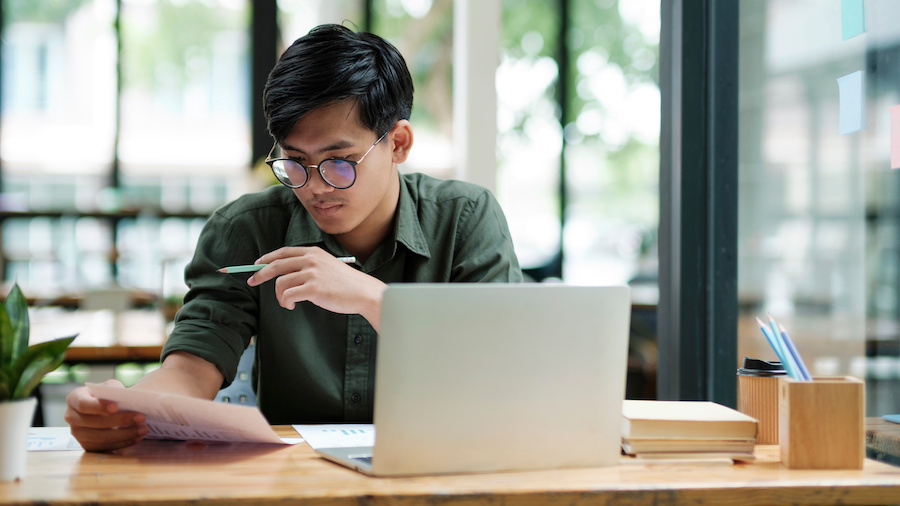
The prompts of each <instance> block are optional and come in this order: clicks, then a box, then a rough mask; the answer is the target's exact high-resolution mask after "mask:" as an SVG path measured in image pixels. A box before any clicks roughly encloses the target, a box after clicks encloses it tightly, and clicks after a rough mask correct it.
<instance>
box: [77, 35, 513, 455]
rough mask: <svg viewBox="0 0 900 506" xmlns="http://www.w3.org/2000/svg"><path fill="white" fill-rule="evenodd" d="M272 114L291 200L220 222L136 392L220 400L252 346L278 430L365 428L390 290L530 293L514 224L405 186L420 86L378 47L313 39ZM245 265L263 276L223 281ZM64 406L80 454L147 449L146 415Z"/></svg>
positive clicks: (262, 199)
mask: <svg viewBox="0 0 900 506" xmlns="http://www.w3.org/2000/svg"><path fill="white" fill-rule="evenodd" d="M263 100H264V105H265V112H266V117H267V120H268V128H269V133H270V134H271V135H272V137H273V138H274V139H275V140H276V145H275V146H274V147H273V149H272V153H271V154H270V156H269V159H268V160H267V162H268V163H269V164H270V165H271V166H272V170H273V172H274V173H275V175H276V177H277V178H278V179H279V181H280V182H281V183H282V185H281V186H274V187H271V188H269V189H267V190H265V191H262V192H260V193H257V194H252V195H245V196H243V197H241V198H239V199H237V200H236V201H234V202H232V203H230V204H227V205H225V206H223V207H222V208H220V209H219V210H217V211H216V212H215V213H214V214H213V216H212V217H210V219H209V221H208V222H207V225H206V227H205V228H204V231H203V233H202V234H201V237H200V240H199V241H198V245H197V249H196V252H195V254H194V258H193V259H192V261H191V263H190V265H189V266H188V267H187V269H186V270H185V279H186V281H187V283H188V286H189V287H190V291H189V292H188V294H187V296H186V297H185V304H184V307H183V308H182V309H181V311H180V312H179V314H178V317H177V319H176V323H175V328H174V330H173V332H172V333H171V335H170V336H169V338H168V339H167V341H166V344H165V346H164V348H163V353H162V359H163V362H162V366H161V367H160V368H159V369H158V370H156V371H154V372H152V373H150V374H148V375H146V376H145V377H144V378H143V379H142V380H141V381H140V382H138V384H136V385H135V386H134V387H132V388H137V389H147V390H156V391H165V392H172V393H177V394H181V395H188V396H193V397H200V398H205V399H213V398H214V397H215V395H216V393H217V392H218V390H219V389H220V388H222V387H224V386H227V385H228V384H230V383H231V381H232V380H233V379H234V376H235V371H236V368H237V364H238V361H239V359H240V356H241V353H242V352H243V350H244V349H245V348H246V347H247V345H248V343H249V342H250V339H251V338H252V337H253V336H256V353H257V355H256V361H255V363H254V373H253V379H254V380H255V385H256V392H257V402H258V404H259V407H260V409H261V410H262V412H263V414H264V415H265V416H266V417H267V419H268V420H269V422H270V423H273V424H287V423H335V422H371V419H372V412H373V403H372V401H373V393H374V374H375V371H374V367H375V341H376V336H377V331H378V328H379V315H380V309H381V297H382V294H383V292H384V289H385V287H386V283H395V282H482V281H496V282H514V281H521V279H522V274H521V270H520V269H519V265H518V261H517V259H516V256H515V253H514V251H513V246H512V241H511V240H510V237H509V231H508V228H507V224H506V219H505V217H504V216H503V213H502V211H501V209H500V207H499V205H498V204H497V202H496V200H495V199H494V197H493V196H492V195H491V194H490V192H488V191H487V190H485V189H483V188H480V187H477V186H474V185H471V184H467V183H461V182H455V181H438V180H435V179H433V178H429V177H427V176H423V175H421V174H410V175H400V173H399V172H398V169H397V164H399V163H402V162H403V161H405V160H406V158H407V156H408V155H409V151H410V149H411V148H412V145H413V131H412V126H411V125H410V123H409V117H410V111H411V109H412V102H413V85H412V78H411V77H410V74H409V70H408V69H407V67H406V62H405V61H404V59H403V57H402V56H401V55H400V53H399V52H398V51H397V49H396V48H395V47H393V46H392V45H391V44H389V43H388V42H386V41H385V40H383V39H381V38H380V37H377V36H375V35H372V34H368V33H354V32H352V31H350V30H348V29H346V28H344V27H341V26H338V25H325V26H321V27H318V28H316V29H313V30H312V31H311V32H310V33H309V34H307V35H306V36H304V37H301V38H300V39H298V40H297V41H296V42H294V44H293V45H291V47H290V48H288V49H287V50H286V51H285V53H284V54H283V55H282V56H281V58H280V59H279V61H278V63H277V64H276V65H275V68H274V69H273V70H272V72H271V73H270V74H269V79H268V82H267V84H266V89H265V93H264V97H263ZM202 148H204V149H216V146H203V147H202ZM336 257H355V261H352V260H351V261H341V260H339V259H338V258H336ZM245 263H264V264H267V265H266V266H265V267H263V268H262V269H261V270H259V271H257V272H255V273H253V274H252V275H247V274H227V273H220V272H218V269H219V268H221V267H223V266H229V265H236V264H245ZM435 310H436V311H439V310H440V308H435ZM110 383H113V384H116V385H117V386H121V384H118V382H115V380H111V381H110ZM67 405H68V406H67V410H66V415H65V419H66V422H68V423H69V425H70V426H71V428H72V434H73V435H74V436H75V437H76V438H77V439H78V441H79V442H80V443H81V445H82V446H83V447H84V448H85V449H86V450H91V451H109V450H114V449H118V448H123V447H126V446H130V445H133V444H135V443H136V442H138V441H140V440H141V439H142V438H143V437H144V435H145V434H146V431H147V429H146V426H144V425H143V422H144V421H145V417H144V415H142V414H140V413H130V412H119V411H118V408H117V406H116V405H115V403H111V402H106V401H101V400H99V399H96V398H94V397H92V396H91V395H90V393H89V392H88V391H87V389H86V388H85V387H80V388H78V389H76V390H74V391H73V392H72V393H71V394H70V395H69V396H68V398H67Z"/></svg>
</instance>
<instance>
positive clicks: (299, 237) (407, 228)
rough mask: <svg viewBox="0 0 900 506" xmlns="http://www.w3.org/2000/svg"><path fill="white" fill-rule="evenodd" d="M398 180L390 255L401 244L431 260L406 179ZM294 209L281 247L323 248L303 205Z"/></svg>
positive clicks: (322, 239) (322, 236)
mask: <svg viewBox="0 0 900 506" xmlns="http://www.w3.org/2000/svg"><path fill="white" fill-rule="evenodd" d="M399 177H400V202H399V203H398V206H397V224H396V226H395V228H394V244H393V245H391V251H396V249H397V243H401V244H403V245H404V246H406V248H407V249H409V250H410V251H411V252H413V253H416V254H418V255H421V256H423V257H425V258H431V250H430V249H429V248H428V242H427V241H426V240H425V233H424V232H423V231H422V224H421V223H420V222H419V215H418V213H417V211H416V209H417V207H418V206H417V205H416V202H415V201H414V200H413V196H412V193H410V189H409V187H408V186H407V185H408V183H407V180H406V178H404V177H403V176H399ZM297 205H298V208H297V212H295V213H293V214H292V216H291V221H290V224H289V225H288V230H287V233H286V234H285V237H284V239H285V245H287V246H311V245H316V244H324V243H325V242H326V234H325V233H324V232H322V230H321V229H319V227H318V226H317V225H316V222H315V221H314V220H313V219H312V216H310V215H309V213H308V212H306V209H305V208H304V207H303V205H302V204H300V202H297ZM329 242H330V241H329Z"/></svg>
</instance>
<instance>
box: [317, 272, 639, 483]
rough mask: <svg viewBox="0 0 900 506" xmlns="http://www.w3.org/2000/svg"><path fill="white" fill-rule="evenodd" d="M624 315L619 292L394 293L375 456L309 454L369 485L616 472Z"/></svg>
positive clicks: (512, 287)
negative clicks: (466, 476) (544, 472)
mask: <svg viewBox="0 0 900 506" xmlns="http://www.w3.org/2000/svg"><path fill="white" fill-rule="evenodd" d="M630 307H631V304H630V292H629V289H628V287H626V286H603V287H588V286H568V285H562V284H539V283H521V284H518V283H517V284H512V283H509V284H506V283H472V284H459V283H456V284H394V285H389V286H388V288H387V290H386V291H385V293H384V300H383V302H382V308H381V331H380V332H379V336H378V344H377V356H376V370H375V406H374V425H375V444H374V447H371V448H369V447H362V448H361V447H355V448H321V447H320V448H317V449H316V452H318V453H319V454H320V455H321V456H322V457H324V458H326V459H329V460H332V461H334V462H337V463H339V464H342V465H345V466H348V467H350V468H352V469H355V470H357V471H360V472H362V473H365V474H368V475H371V476H415V475H432V474H455V473H482V472H496V471H517V470H530V469H551V468H569V467H592V466H607V465H614V464H616V463H617V462H618V460H619V458H620V440H621V423H622V422H621V420H622V400H623V399H624V397H625V374H626V364H627V358H628V330H629V318H630Z"/></svg>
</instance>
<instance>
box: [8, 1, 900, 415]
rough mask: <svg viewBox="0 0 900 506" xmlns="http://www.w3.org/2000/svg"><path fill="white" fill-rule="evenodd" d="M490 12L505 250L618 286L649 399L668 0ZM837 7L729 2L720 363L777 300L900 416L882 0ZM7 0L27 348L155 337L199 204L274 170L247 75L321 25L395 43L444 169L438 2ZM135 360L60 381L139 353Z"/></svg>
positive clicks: (17, 253) (178, 284) (817, 348)
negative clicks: (733, 117) (732, 235)
mask: <svg viewBox="0 0 900 506" xmlns="http://www.w3.org/2000/svg"><path fill="white" fill-rule="evenodd" d="M500 3H501V22H500V27H499V30H500V32H499V34H493V35H497V36H498V37H499V61H498V66H497V69H496V74H495V76H494V77H495V79H494V83H495V87H496V90H495V91H496V98H497V107H496V111H495V112H494V113H490V112H489V114H495V115H496V123H497V139H496V147H497V153H496V157H497V159H496V187H495V193H496V195H497V197H498V199H499V201H500V203H501V205H502V206H503V208H504V210H505V212H506V215H507V218H508V220H509V224H510V227H511V231H512V234H513V240H514V243H515V247H516V251H517V254H518V256H519V259H520V262H521V264H522V266H523V268H525V270H526V273H527V274H528V275H529V276H530V278H531V279H533V280H534V281H548V282H553V281H562V282H566V283H572V284H611V283H628V284H630V285H631V286H632V288H633V295H634V302H635V304H634V307H635V309H634V311H633V318H632V319H633V325H632V356H631V360H632V364H631V367H630V369H629V370H630V373H631V375H630V376H629V392H628V393H629V396H632V397H645V398H653V396H654V395H655V387H656V379H655V375H654V373H655V369H656V363H657V356H656V355H657V354H656V342H655V332H656V330H655V315H656V313H655V311H656V304H657V302H658V299H659V292H658V285H657V273H658V261H657V236H658V233H657V231H658V225H659V218H660V216H659V213H660V205H659V201H660V188H659V176H660V155H659V138H660V88H659V76H658V73H659V40H660V3H659V1H658V0H502V1H501V2H500ZM841 4H842V3H841V2H840V1H837V0H834V1H821V0H770V1H766V0H756V1H752V2H741V3H740V14H739V16H740V34H739V38H740V51H739V66H740V81H739V84H740V86H739V88H740V89H739V104H738V115H739V118H738V121H739V143H738V144H739V153H738V157H739V188H738V194H739V199H738V202H739V209H738V222H737V223H735V224H734V226H735V227H737V230H738V252H737V263H738V280H737V285H738V295H737V297H738V301H737V303H738V309H739V318H738V329H737V336H738V350H739V353H738V357H737V359H738V360H740V359H741V358H742V357H744V356H752V357H756V358H763V359H772V358H774V354H772V353H771V350H769V349H768V348H767V344H766V342H765V340H764V339H763V337H762V334H761V333H760V330H759V328H758V327H757V326H756V323H755V320H754V317H756V316H764V315H765V313H766V312H769V313H771V314H772V315H773V316H775V317H776V318H777V319H778V320H779V322H781V323H782V324H784V325H785V326H786V327H787V328H788V329H789V330H790V331H791V335H792V337H793V338H794V340H795V341H796V342H797V345H798V347H799V348H800V351H801V352H802V353H803V354H804V356H806V357H807V362H808V363H809V365H810V366H811V368H812V369H813V372H814V374H819V375H844V374H851V375H854V376H857V377H860V378H865V379H866V381H867V412H868V413H869V414H870V415H875V414H884V413H891V412H900V397H898V396H897V395H896V392H898V391H900V337H898V336H900V327H898V322H900V295H898V287H900V263H898V258H900V256H898V253H900V245H898V244H900V234H898V232H900V213H898V209H900V204H898V195H900V182H898V180H897V179H898V173H897V172H896V171H894V170H892V167H891V163H890V156H891V145H892V144H891V143H892V141H891V135H892V131H891V128H892V127H891V125H892V118H891V115H890V113H889V108H890V107H892V106H894V105H896V104H897V103H898V101H900V96H898V95H900V90H898V83H900V80H898V74H900V29H898V28H896V27H895V26H893V25H892V23H891V20H893V19H898V18H900V4H897V3H895V2H892V1H891V0H868V1H866V2H865V3H864V5H865V12H864V14H863V21H864V25H865V29H864V31H863V32H862V33H860V34H858V35H856V36H852V37H847V38H844V37H842V12H841ZM0 5H2V11H0V12H2V25H0V26H2V54H0V58H2V66H0V73H2V74H0V75H2V79H0V276H2V281H3V282H4V283H5V284H6V285H7V286H8V285H9V284H11V283H12V282H17V283H18V284H19V285H20V286H21V287H22V288H23V290H24V292H25V293H26V295H28V296H29V297H30V298H31V299H32V301H33V305H34V313H33V314H34V316H33V324H34V329H35V330H34V331H33V334H34V338H35V339H45V338H52V337H58V336H59V335H62V333H63V332H69V331H72V332H76V331H77V332H81V335H80V336H79V338H78V340H77V341H76V344H79V343H81V344H83V345H88V346H91V345H96V346H98V347H108V346H110V345H123V346H127V347H129V349H130V350H132V351H129V352H128V353H132V352H133V350H134V349H140V348H141V347H144V346H148V347H149V346H151V345H154V344H155V343H158V342H159V341H160V339H161V336H164V335H165V332H166V327H167V325H168V324H169V323H170V322H171V318H172V316H173V315H174V311H175V310H177V307H178V305H179V304H180V300H181V297H182V296H183V295H184V292H185V290H186V287H185V286H184V283H183V280H182V275H183V269H184V266H185V264H186V262H187V261H188V259H189V258H190V256H191V254H192V251H193V247H194V244H195V242H196V239H197V236H198V234H199V232H200V229H201V228H202V226H203V223H204V222H205V219H206V217H207V216H208V215H209V214H210V213H211V212H212V211H213V210H214V209H215V208H216V207H218V206H219V205H222V204H224V203H225V202H227V201H229V200H231V199H233V198H235V197H237V196H239V195H241V194H243V193H246V192H252V191H258V190H259V189H261V188H263V187H265V186H266V185H269V184H273V183H274V180H272V179H271V176H270V174H269V171H268V168H267V167H265V166H264V165H263V166H261V164H260V157H261V156H264V154H265V152H263V153H262V154H259V149H258V148H255V147H254V145H255V143H256V142H257V141H256V140H255V139H257V140H258V139H260V135H262V136H265V132H264V129H262V130H263V131H260V130H261V129H260V128H259V127H258V125H259V123H258V122H255V121H254V119H253V118H254V114H255V112H254V111H255V110H256V108H257V107H258V106H259V102H260V96H259V94H258V93H257V92H256V91H258V89H259V88H258V86H259V75H260V74H259V71H258V70H255V69H257V66H259V65H264V66H265V65H268V66H269V68H270V65H271V62H274V59H275V58H276V57H277V56H278V54H280V52H281V51H282V50H283V49H284V47H286V46H287V45H288V44H290V43H291V42H292V41H293V40H294V39H295V38H297V37H299V36H301V35H303V34H304V33H306V32H307V31H308V30H309V29H311V28H312V27H314V26H316V25H318V24H321V23H343V24H345V25H348V26H353V27H356V28H358V29H361V30H368V31H373V32H375V33H378V34H379V35H382V36H383V37H385V38H387V39H388V40H390V41H391V42H392V43H394V44H395V45H396V46H397V47H398V48H399V49H400V51H401V52H402V53H403V54H404V56H405V58H406V59H407V63H408V64H409V66H410V69H411V71H412V74H413V78H414V80H415V86H416V102H415V106H414V109H413V118H412V123H413V125H414V127H415V132H416V146H415V149H414V150H413V152H412V155H411V157H410V159H409V160H408V162H407V163H405V164H403V165H402V166H401V170H402V171H405V172H413V171H418V172H425V173H429V174H432V175H434V176H437V177H442V178H448V177H455V174H456V172H455V171H456V168H457V167H456V165H457V160H456V159H455V153H456V152H455V150H454V132H455V131H456V127H458V125H454V113H453V96H454V94H453V82H454V81H453V74H454V52H453V47H454V29H455V28H459V27H454V26H453V24H454V15H453V14H454V7H455V2H454V1H453V0H279V1H277V2H276V1H275V0H267V1H257V2H250V1H247V0H42V1H40V2H34V1H32V0H2V4H0ZM263 11H265V13H266V14H265V15H262V13H263ZM254 14H255V15H254ZM798 20H803V21H802V22H798ZM464 28H465V27H464ZM268 37H272V38H274V40H275V42H274V44H271V47H272V50H271V51H270V52H269V53H270V54H269V53H267V54H265V55H264V57H262V58H261V57H260V50H259V42H260V40H262V39H265V38H268ZM473 40H476V41H477V40H478V37H477V34H476V36H474V37H473ZM491 40H493V39H491ZM489 49H491V50H494V48H493V47H492V48H489ZM263 71H264V72H267V71H268V68H263ZM857 71H862V72H863V74H864V75H865V79H864V81H863V86H862V89H861V91H862V93H861V96H859V97H856V99H857V100H858V101H859V103H858V104H857V105H856V107H857V109H858V110H859V111H861V112H862V113H863V123H862V125H861V127H860V128H857V129H856V130H853V131H850V132H842V131H841V129H839V123H840V111H841V108H842V107H844V106H846V105H847V102H846V100H849V99H850V98H851V97H842V96H841V94H840V90H839V87H838V84H837V80H838V79H839V78H842V77H843V76H846V75H849V74H852V73H854V72H857ZM263 80H264V74H263ZM255 90H256V91H255ZM842 100H843V101H845V102H844V103H842ZM898 114H900V113H898ZM896 121H900V119H897V120H896ZM894 128H895V129H900V126H894ZM893 135H897V134H896V133H894V134H893ZM259 142H261V144H262V145H265V143H266V142H268V143H269V145H268V146H265V151H268V147H269V146H270V145H271V140H266V139H265V138H263V139H262V141H259ZM898 149H900V148H898ZM254 153H256V154H254ZM490 162H491V163H493V161H490ZM710 212H711V213H715V209H712V210H711V211H710ZM123 301H125V302H124V303H123ZM128 358H133V357H131V356H130V355H126V356H124V357H123V356H119V355H113V354H111V353H110V354H108V355H107V359H106V360H105V361H104V360H94V361H93V362H91V365H90V367H85V366H81V365H79V363H78V362H77V361H74V360H73V361H70V364H69V367H68V368H63V369H62V370H61V372H60V375H61V377H62V378H63V379H62V381H66V382H67V381H70V380H75V381H81V380H83V379H84V378H87V377H89V374H90V371H97V370H98V369H99V368H100V365H98V364H105V366H108V367H111V368H113V369H112V370H113V371H114V373H115V374H118V375H119V376H120V377H121V378H123V380H125V381H126V382H129V381H133V380H134V378H136V377H139V375H140V374H142V373H143V372H145V371H146V370H147V369H148V368H152V367H154V366H155V364H154V363H153V360H152V354H151V355H150V358H146V357H144V359H142V360H140V361H136V362H135V361H131V362H129V361H127V360H126V359H128ZM123 364H124V365H123ZM734 365H735V368H737V366H738V363H735V364H734ZM105 374H110V372H109V370H107V371H106V372H105ZM49 391H50V390H49V387H48V389H45V392H49ZM47 395H50V394H47Z"/></svg>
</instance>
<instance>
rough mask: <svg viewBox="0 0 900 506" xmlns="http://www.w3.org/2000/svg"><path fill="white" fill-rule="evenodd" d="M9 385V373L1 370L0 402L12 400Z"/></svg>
mask: <svg viewBox="0 0 900 506" xmlns="http://www.w3.org/2000/svg"><path fill="white" fill-rule="evenodd" d="M9 385H10V382H9V372H7V371H6V370H5V369H3V368H0V402H3V401H8V400H10V399H11V398H12V392H10V386H9Z"/></svg>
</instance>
